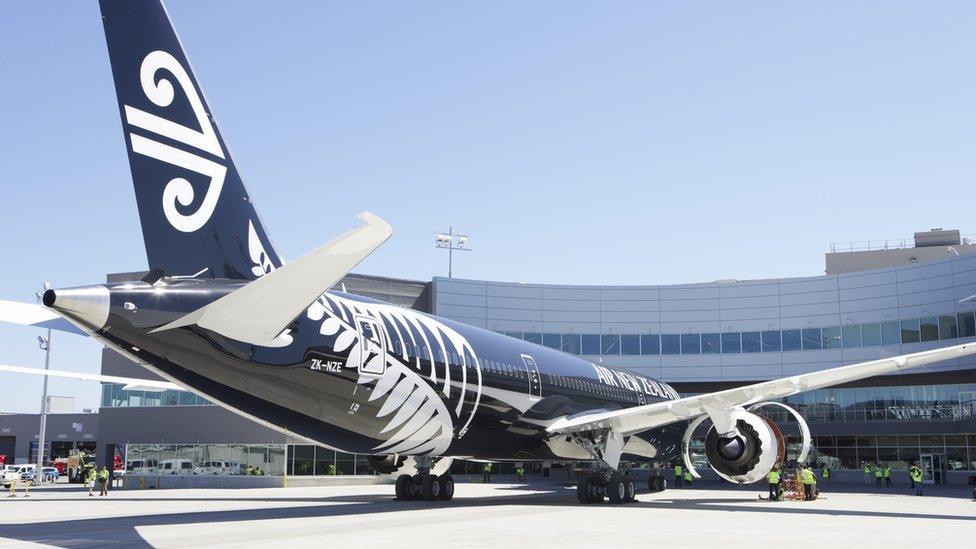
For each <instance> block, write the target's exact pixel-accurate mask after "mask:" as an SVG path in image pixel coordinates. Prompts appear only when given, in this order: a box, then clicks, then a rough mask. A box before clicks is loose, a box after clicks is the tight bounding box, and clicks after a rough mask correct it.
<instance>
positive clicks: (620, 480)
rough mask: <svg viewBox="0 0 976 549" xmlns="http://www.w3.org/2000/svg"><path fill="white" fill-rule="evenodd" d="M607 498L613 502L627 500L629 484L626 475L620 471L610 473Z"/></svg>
mask: <svg viewBox="0 0 976 549" xmlns="http://www.w3.org/2000/svg"><path fill="white" fill-rule="evenodd" d="M607 498H608V499H609V500H610V503H613V504H619V503H624V502H626V501H627V499H626V498H627V486H626V484H625V483H624V476H623V475H621V474H620V473H614V474H612V475H610V481H609V482H607Z"/></svg>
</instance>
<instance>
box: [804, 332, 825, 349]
mask: <svg viewBox="0 0 976 549" xmlns="http://www.w3.org/2000/svg"><path fill="white" fill-rule="evenodd" d="M802 334H803V350H804V351H810V350H816V349H822V348H823V342H822V341H821V339H820V338H821V335H820V328H804V329H803V331H802Z"/></svg>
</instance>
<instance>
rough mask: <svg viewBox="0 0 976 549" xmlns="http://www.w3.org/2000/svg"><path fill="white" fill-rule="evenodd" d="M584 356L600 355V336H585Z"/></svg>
mask: <svg viewBox="0 0 976 549" xmlns="http://www.w3.org/2000/svg"><path fill="white" fill-rule="evenodd" d="M583 354H584V355H598V354H600V336H598V335H592V334H586V335H584V336H583Z"/></svg>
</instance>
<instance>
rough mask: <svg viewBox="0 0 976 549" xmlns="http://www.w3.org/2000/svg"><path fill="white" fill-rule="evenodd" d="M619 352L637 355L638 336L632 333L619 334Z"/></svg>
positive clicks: (638, 351) (638, 349)
mask: <svg viewBox="0 0 976 549" xmlns="http://www.w3.org/2000/svg"><path fill="white" fill-rule="evenodd" d="M620 354H622V355H628V356H633V355H639V354H640V337H639V336H637V335H633V334H626V335H622V336H620Z"/></svg>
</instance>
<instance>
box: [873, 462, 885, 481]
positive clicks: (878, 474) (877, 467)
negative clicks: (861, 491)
mask: <svg viewBox="0 0 976 549" xmlns="http://www.w3.org/2000/svg"><path fill="white" fill-rule="evenodd" d="M883 477H884V470H883V469H882V468H881V464H880V463H875V464H874V485H875V486H881V479H882V478H883Z"/></svg>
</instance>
